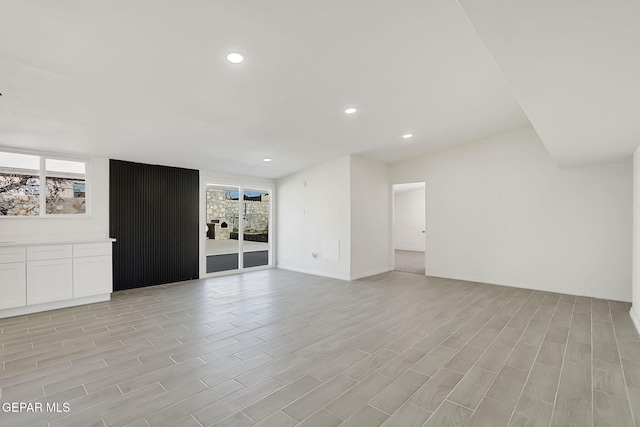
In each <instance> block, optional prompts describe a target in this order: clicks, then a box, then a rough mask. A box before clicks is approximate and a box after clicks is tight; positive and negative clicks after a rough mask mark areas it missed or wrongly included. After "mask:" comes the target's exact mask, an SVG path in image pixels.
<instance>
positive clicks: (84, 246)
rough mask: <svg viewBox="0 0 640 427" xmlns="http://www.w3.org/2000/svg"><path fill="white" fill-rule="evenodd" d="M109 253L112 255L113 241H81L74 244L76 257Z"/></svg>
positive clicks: (106, 254)
mask: <svg viewBox="0 0 640 427" xmlns="http://www.w3.org/2000/svg"><path fill="white" fill-rule="evenodd" d="M109 255H111V243H79V244H75V245H73V257H74V258H83V257H89V256H109Z"/></svg>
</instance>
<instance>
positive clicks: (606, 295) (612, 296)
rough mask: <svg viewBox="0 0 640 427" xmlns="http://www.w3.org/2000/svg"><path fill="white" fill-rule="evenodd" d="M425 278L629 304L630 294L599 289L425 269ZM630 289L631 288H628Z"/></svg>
mask: <svg viewBox="0 0 640 427" xmlns="http://www.w3.org/2000/svg"><path fill="white" fill-rule="evenodd" d="M426 275H427V276H433V277H443V278H446V279H456V280H465V281H468V282H479V283H489V284H491V285H500V286H511V287H515V288H524V289H532V290H535V291H544V292H555V293H559V294H568V295H576V296H583V297H590V298H599V299H607V300H612V301H624V302H631V294H628V295H627V294H626V293H625V294H622V293H617V292H610V291H608V290H599V289H583V288H578V287H571V286H556V285H553V284H551V285H549V284H542V283H533V282H521V281H517V280H496V279H494V278H491V277H472V276H469V275H465V274H457V273H450V272H443V271H434V270H429V269H427V272H426ZM629 289H631V286H629Z"/></svg>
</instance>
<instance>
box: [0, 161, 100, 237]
mask: <svg viewBox="0 0 640 427" xmlns="http://www.w3.org/2000/svg"><path fill="white" fill-rule="evenodd" d="M87 175H88V187H87V188H88V192H89V195H88V197H90V202H89V203H90V204H91V213H90V215H89V216H88V217H85V218H35V217H34V218H0V241H24V240H30V241H33V240H56V239H60V238H62V239H64V238H93V237H109V159H103V158H94V159H91V160H90V164H89V170H88V174H87Z"/></svg>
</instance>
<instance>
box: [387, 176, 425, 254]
mask: <svg viewBox="0 0 640 427" xmlns="http://www.w3.org/2000/svg"><path fill="white" fill-rule="evenodd" d="M424 197H425V196H424V188H416V189H413V190H406V191H397V192H395V193H394V194H393V247H394V249H401V250H404V251H424V238H425V234H424V233H423V231H424V230H425V223H424V221H425V212H424Z"/></svg>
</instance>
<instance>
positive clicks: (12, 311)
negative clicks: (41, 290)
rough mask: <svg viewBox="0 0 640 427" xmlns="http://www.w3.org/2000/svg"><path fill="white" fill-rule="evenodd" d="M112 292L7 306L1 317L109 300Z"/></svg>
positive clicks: (1, 312) (0, 314) (0, 313)
mask: <svg viewBox="0 0 640 427" xmlns="http://www.w3.org/2000/svg"><path fill="white" fill-rule="evenodd" d="M110 299H111V294H102V295H93V296H90V297H82V298H74V299H69V300H63V301H55V302H48V303H45V304H35V305H27V306H24V307H15V308H7V309H4V310H0V319H1V318H4V317H13V316H21V315H23V314H32V313H38V312H40V311H48V310H57V309H60V308H67V307H75V306H77V305H85V304H93V303H96V302H103V301H109V300H110Z"/></svg>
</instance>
